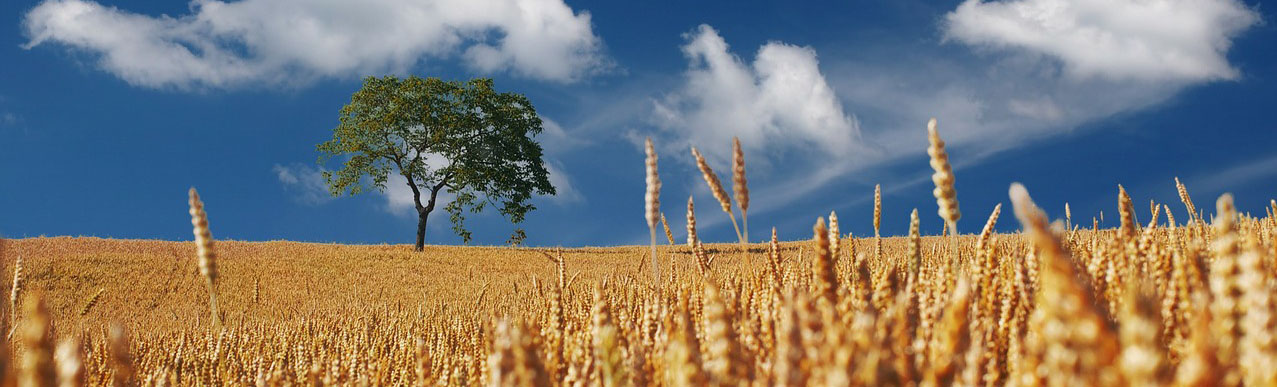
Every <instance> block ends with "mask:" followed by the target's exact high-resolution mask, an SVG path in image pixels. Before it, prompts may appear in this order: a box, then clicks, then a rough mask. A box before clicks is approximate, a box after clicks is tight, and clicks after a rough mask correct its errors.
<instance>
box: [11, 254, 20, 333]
mask: <svg viewBox="0 0 1277 387" xmlns="http://www.w3.org/2000/svg"><path fill="white" fill-rule="evenodd" d="M22 283H23V277H22V256H21V255H19V256H18V259H17V260H16V261H14V262H13V287H12V288H10V289H9V317H11V318H12V319H13V321H12V322H11V323H10V325H12V326H13V328H14V329H17V327H18V300H20V297H22ZM10 334H12V333H10Z"/></svg>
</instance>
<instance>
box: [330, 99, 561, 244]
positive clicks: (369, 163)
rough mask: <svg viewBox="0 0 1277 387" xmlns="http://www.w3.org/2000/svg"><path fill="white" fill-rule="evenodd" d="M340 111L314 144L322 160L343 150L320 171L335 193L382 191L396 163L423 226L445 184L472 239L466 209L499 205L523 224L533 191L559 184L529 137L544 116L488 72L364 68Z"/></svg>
mask: <svg viewBox="0 0 1277 387" xmlns="http://www.w3.org/2000/svg"><path fill="white" fill-rule="evenodd" d="M340 119H341V121H340V124H338V125H337V127H336V128H335V129H333V138H332V139H331V140H329V141H326V142H324V143H322V144H319V145H318V146H317V148H318V150H319V151H320V153H321V156H320V160H319V162H320V163H321V164H323V163H324V162H326V161H328V160H329V159H331V158H333V157H339V156H340V157H344V158H345V162H344V164H343V166H342V168H341V169H339V170H336V171H331V172H324V178H325V180H326V182H327V184H328V188H329V191H330V193H332V194H333V195H334V196H341V195H343V194H350V195H356V194H359V193H363V192H367V191H368V190H377V191H382V192H384V191H385V189H386V184H387V182H388V181H389V177H390V174H391V173H398V174H400V175H401V176H403V177H404V178H405V179H406V180H407V182H408V186H409V187H410V188H411V189H412V192H413V196H414V199H415V203H416V208H417V212H418V214H419V216H420V218H421V222H420V226H419V227H424V225H425V218H426V216H427V215H428V214H429V213H430V212H431V211H433V210H434V208H435V200H436V198H437V197H438V194H439V192H440V191H443V190H446V191H444V192H448V193H451V194H453V195H455V199H453V200H452V202H450V203H448V205H447V206H446V207H445V209H446V210H447V212H448V213H449V215H450V216H449V218H450V220H451V221H452V229H453V231H454V232H456V233H457V235H459V236H461V238H462V239H463V240H464V241H465V242H466V243H469V242H470V239H471V233H470V232H469V231H467V230H466V229H465V226H464V221H465V217H464V215H463V214H464V213H465V212H479V211H482V210H483V209H484V208H486V207H487V206H494V207H497V208H498V211H499V212H500V213H501V215H502V216H504V217H506V218H507V219H508V220H509V221H510V222H512V223H516V224H517V223H520V222H522V221H523V220H524V217H525V216H526V214H527V213H528V211H532V210H534V209H536V207H535V206H533V205H532V204H531V203H530V199H531V198H532V195H534V194H540V195H553V194H554V193H555V190H554V186H553V185H551V184H550V181H549V173H548V172H547V171H546V168H545V163H544V161H543V160H542V149H541V145H540V144H538V143H537V142H536V141H534V140H533V139H532V137H533V136H535V135H537V134H539V133H540V132H541V118H540V117H539V116H538V115H537V114H536V110H535V109H534V108H533V107H532V104H531V103H530V102H529V101H528V99H527V98H526V97H524V96H522V95H519V94H516V93H499V92H497V91H495V90H494V89H493V84H492V80H491V79H486V78H479V79H473V80H470V81H468V82H459V81H443V80H440V79H438V78H424V79H423V78H419V77H416V76H412V77H408V78H406V79H400V78H398V77H393V76H386V77H381V78H377V77H368V78H366V79H364V85H363V87H362V88H361V89H360V90H359V91H357V92H355V94H354V95H353V96H351V100H350V103H349V104H347V105H346V106H344V107H342V109H341V117H340ZM423 200H424V202H423ZM519 231H521V230H516V235H518V234H519ZM419 232H420V231H419ZM419 239H420V238H419ZM418 243H420V240H419V241H418Z"/></svg>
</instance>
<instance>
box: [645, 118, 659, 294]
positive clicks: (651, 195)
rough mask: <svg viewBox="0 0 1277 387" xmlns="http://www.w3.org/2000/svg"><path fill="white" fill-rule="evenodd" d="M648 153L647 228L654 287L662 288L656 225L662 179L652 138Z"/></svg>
mask: <svg viewBox="0 0 1277 387" xmlns="http://www.w3.org/2000/svg"><path fill="white" fill-rule="evenodd" d="M644 149H645V151H646V152H647V160H646V164H647V194H646V195H645V199H646V200H644V203H645V204H646V208H647V227H648V229H649V230H650V231H651V232H652V285H653V286H660V282H659V281H660V278H661V269H660V268H659V267H658V266H657V259H656V223H657V222H659V221H660V214H661V177H660V175H658V174H657V172H656V148H655V147H653V146H652V138H651V137H648V138H647V144H646V146H645V147H644Z"/></svg>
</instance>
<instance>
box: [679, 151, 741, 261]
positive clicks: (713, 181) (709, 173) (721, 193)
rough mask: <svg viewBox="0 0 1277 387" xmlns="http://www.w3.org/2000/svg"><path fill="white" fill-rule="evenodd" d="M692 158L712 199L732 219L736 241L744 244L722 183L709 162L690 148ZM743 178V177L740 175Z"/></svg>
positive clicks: (730, 202)
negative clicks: (715, 200)
mask: <svg viewBox="0 0 1277 387" xmlns="http://www.w3.org/2000/svg"><path fill="white" fill-rule="evenodd" d="M692 157H694V158H696V167H697V168H699V169H700V170H701V177H703V178H705V184H706V185H708V186H709V190H710V192H711V193H713V194H714V198H715V199H718V204H719V205H720V206H721V207H722V208H723V212H726V213H727V216H728V217H730V218H731V219H732V228H733V229H735V230H736V239H737V240H740V241H741V243H745V239H744V237H743V236H742V235H741V233H740V226H738V225H736V215H735V213H733V212H732V198H731V197H730V196H727V190H726V189H723V183H721V182H719V180H718V174H716V173H714V170H713V169H711V168H710V167H709V162H706V161H705V156H702V155H701V152H700V151H698V150H696V147H692ZM742 176H743V175H742Z"/></svg>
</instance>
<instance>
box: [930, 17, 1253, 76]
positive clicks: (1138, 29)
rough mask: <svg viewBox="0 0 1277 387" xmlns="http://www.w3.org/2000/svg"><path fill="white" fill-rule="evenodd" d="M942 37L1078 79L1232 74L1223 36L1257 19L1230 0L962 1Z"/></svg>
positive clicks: (1234, 72)
mask: <svg viewBox="0 0 1277 387" xmlns="http://www.w3.org/2000/svg"><path fill="white" fill-rule="evenodd" d="M945 20H946V25H945V26H944V30H945V31H944V32H945V37H946V38H947V39H953V40H957V41H960V42H963V43H966V44H969V45H973V46H990V47H998V48H1018V49H1025V50H1028V51H1031V52H1036V53H1041V54H1045V55H1049V56H1051V57H1054V58H1057V59H1059V60H1060V61H1062V62H1063V63H1064V65H1065V69H1066V70H1067V71H1068V72H1069V73H1070V74H1071V75H1072V76H1075V77H1078V78H1090V77H1101V78H1108V79H1111V80H1146V81H1159V80H1163V81H1180V82H1200V81H1210V80H1218V79H1235V78H1237V76H1238V71H1237V70H1236V69H1234V68H1233V67H1232V66H1231V65H1229V63H1228V59H1227V58H1226V57H1225V55H1226V54H1227V52H1228V49H1229V46H1230V45H1231V40H1232V38H1233V37H1234V36H1236V35H1238V34H1239V33H1241V32H1242V31H1244V30H1246V29H1247V28H1249V27H1251V26H1253V25H1255V24H1256V23H1258V22H1259V20H1260V17H1259V15H1258V14H1257V13H1256V12H1255V11H1253V10H1251V9H1250V8H1248V7H1247V6H1246V5H1245V4H1242V3H1241V2H1240V1H1237V0H1013V1H1002V2H985V1H981V0H967V1H965V2H963V3H962V5H959V6H958V8H957V9H956V10H954V11H953V12H951V13H949V14H948V15H946V16H945Z"/></svg>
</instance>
